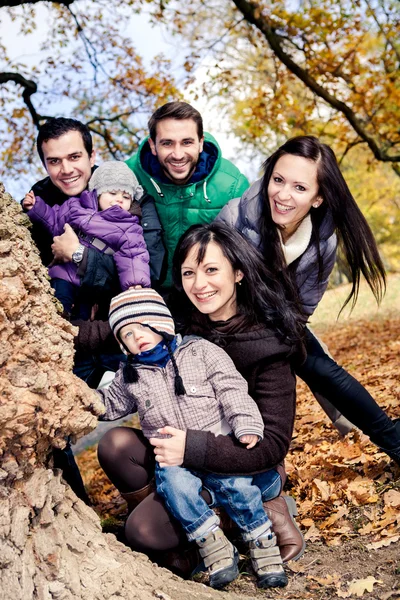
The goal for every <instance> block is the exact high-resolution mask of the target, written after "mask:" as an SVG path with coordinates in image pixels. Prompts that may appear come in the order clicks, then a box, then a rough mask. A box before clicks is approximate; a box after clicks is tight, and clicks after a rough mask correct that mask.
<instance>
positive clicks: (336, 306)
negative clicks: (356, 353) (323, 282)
mask: <svg viewBox="0 0 400 600" xmlns="http://www.w3.org/2000/svg"><path fill="white" fill-rule="evenodd" d="M350 289H351V285H350V284H346V285H341V286H339V287H337V288H334V289H332V290H328V291H327V292H325V294H324V297H323V298H322V300H321V302H320V303H319V305H318V308H317V310H316V311H315V313H314V314H313V315H312V317H311V318H310V325H311V327H313V328H315V329H316V330H318V331H324V330H326V329H327V328H331V327H332V325H333V326H334V325H336V324H339V325H341V324H346V323H348V322H349V321H359V320H361V319H363V320H371V321H372V320H376V319H387V318H391V317H398V316H400V273H393V274H390V275H389V276H388V281H387V288H386V294H385V296H384V298H383V301H382V304H381V305H380V307H378V306H377V304H376V302H375V298H374V297H373V295H372V292H371V290H370V289H369V287H368V285H367V283H366V282H365V281H362V282H361V284H360V293H359V295H358V300H357V304H356V306H355V308H354V310H353V311H350V308H349V307H346V308H345V309H344V311H343V312H342V314H341V315H340V317H339V319H338V314H339V311H340V309H341V307H342V306H343V303H344V301H345V300H346V298H347V296H348V295H349V293H350Z"/></svg>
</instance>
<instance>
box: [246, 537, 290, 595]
mask: <svg viewBox="0 0 400 600" xmlns="http://www.w3.org/2000/svg"><path fill="white" fill-rule="evenodd" d="M249 547H250V557H251V564H252V565H253V569H254V572H255V574H256V575H257V578H258V587H260V588H267V587H285V585H287V584H288V579H287V576H286V573H285V571H284V569H283V564H282V558H281V555H280V552H279V547H278V546H277V545H276V536H275V534H274V533H272V531H271V530H270V529H269V530H268V531H266V532H265V533H263V534H262V535H260V536H259V537H258V538H256V539H255V540H252V541H251V542H250V543H249Z"/></svg>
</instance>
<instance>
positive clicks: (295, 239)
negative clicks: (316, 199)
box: [278, 215, 312, 265]
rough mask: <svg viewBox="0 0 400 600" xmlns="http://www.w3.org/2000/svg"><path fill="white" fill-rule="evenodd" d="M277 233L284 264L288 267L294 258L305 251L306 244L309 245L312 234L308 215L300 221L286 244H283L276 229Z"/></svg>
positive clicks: (280, 235)
mask: <svg viewBox="0 0 400 600" xmlns="http://www.w3.org/2000/svg"><path fill="white" fill-rule="evenodd" d="M278 233H279V238H280V240H281V245H282V250H283V254H284V255H285V260H286V264H288V265H290V263H292V262H293V261H295V260H296V258H299V256H301V255H302V254H303V253H304V252H305V251H306V249H307V247H308V244H309V243H310V240H311V234H312V223H311V217H310V215H307V216H306V218H305V219H303V220H302V222H301V223H300V225H299V226H298V228H297V229H296V231H295V232H294V233H292V235H291V236H290V238H289V239H288V240H286V243H284V242H283V239H282V234H281V231H280V229H278Z"/></svg>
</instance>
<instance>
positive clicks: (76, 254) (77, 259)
mask: <svg viewBox="0 0 400 600" xmlns="http://www.w3.org/2000/svg"><path fill="white" fill-rule="evenodd" d="M82 258H83V252H82V250H77V251H76V252H74V253H73V255H72V260H73V261H74V262H81V260H82Z"/></svg>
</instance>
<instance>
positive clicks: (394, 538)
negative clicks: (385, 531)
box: [366, 535, 400, 550]
mask: <svg viewBox="0 0 400 600" xmlns="http://www.w3.org/2000/svg"><path fill="white" fill-rule="evenodd" d="M399 540H400V535H393V536H392V537H387V538H383V539H382V540H378V541H377V542H371V543H370V544H367V545H366V548H368V550H377V549H378V548H382V546H389V545H390V544H393V542H398V541H399Z"/></svg>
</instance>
